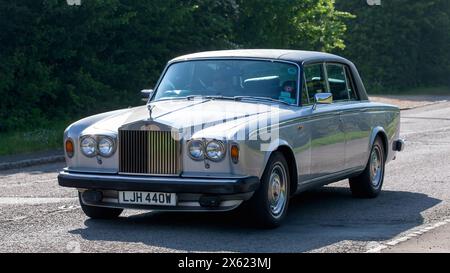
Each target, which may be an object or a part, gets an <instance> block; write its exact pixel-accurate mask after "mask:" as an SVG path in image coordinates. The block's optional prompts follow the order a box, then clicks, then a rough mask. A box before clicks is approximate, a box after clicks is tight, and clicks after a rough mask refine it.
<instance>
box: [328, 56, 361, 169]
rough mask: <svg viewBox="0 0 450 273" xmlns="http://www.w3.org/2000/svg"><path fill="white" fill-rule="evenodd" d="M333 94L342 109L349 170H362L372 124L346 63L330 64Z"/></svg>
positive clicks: (329, 76) (346, 159) (330, 83)
mask: <svg viewBox="0 0 450 273" xmlns="http://www.w3.org/2000/svg"><path fill="white" fill-rule="evenodd" d="M326 71H327V75H328V82H329V85H330V91H331V93H332V94H333V97H334V98H335V100H334V102H335V103H336V105H340V108H341V121H342V128H343V131H344V133H345V169H347V170H351V169H355V168H360V167H361V166H364V165H365V164H366V162H365V160H366V156H365V155H366V153H367V147H368V142H369V139H368V138H369V134H370V123H369V121H368V117H367V115H368V114H367V112H365V109H364V107H362V104H361V103H360V101H359V98H358V97H357V92H356V89H355V84H354V80H353V76H352V74H351V70H350V69H349V67H348V66H347V65H345V64H340V63H327V64H326Z"/></svg>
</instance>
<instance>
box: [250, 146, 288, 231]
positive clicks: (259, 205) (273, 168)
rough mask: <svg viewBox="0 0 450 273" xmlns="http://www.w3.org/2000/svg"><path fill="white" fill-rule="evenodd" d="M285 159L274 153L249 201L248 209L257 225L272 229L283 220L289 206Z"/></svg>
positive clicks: (278, 153) (281, 155)
mask: <svg viewBox="0 0 450 273" xmlns="http://www.w3.org/2000/svg"><path fill="white" fill-rule="evenodd" d="M288 170H289V169H288V165H287V162H286V159H285V158H284V156H283V154H282V153H280V152H275V153H274V154H273V155H272V156H271V157H270V159H269V162H268V163H267V167H266V169H265V171H264V174H263V176H262V179H261V185H260V187H259V189H258V190H257V191H256V192H255V194H254V195H253V197H252V199H250V200H249V204H248V205H249V209H250V213H251V214H252V217H253V218H254V219H255V220H256V221H257V223H258V225H259V226H261V227H264V228H274V227H277V226H279V225H280V223H281V222H282V220H283V219H284V218H285V216H286V213H287V209H288V205H289V183H290V177H289V171H288Z"/></svg>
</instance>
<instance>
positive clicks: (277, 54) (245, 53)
mask: <svg viewBox="0 0 450 273" xmlns="http://www.w3.org/2000/svg"><path fill="white" fill-rule="evenodd" d="M205 58H255V59H274V60H283V61H290V62H296V63H302V62H307V61H314V60H330V61H332V60H335V61H341V62H346V63H347V62H348V61H347V60H346V59H344V58H342V57H339V56H337V55H334V54H329V53H323V52H316V51H304V50H287V49H236V50H219V51H205V52H198V53H193V54H188V55H183V56H179V57H177V58H174V59H172V60H171V61H170V62H177V61H184V60H194V59H205Z"/></svg>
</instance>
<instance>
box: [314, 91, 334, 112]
mask: <svg viewBox="0 0 450 273" xmlns="http://www.w3.org/2000/svg"><path fill="white" fill-rule="evenodd" d="M331 103H333V94H331V93H316V94H314V105H313V110H316V107H317V105H318V104H331Z"/></svg>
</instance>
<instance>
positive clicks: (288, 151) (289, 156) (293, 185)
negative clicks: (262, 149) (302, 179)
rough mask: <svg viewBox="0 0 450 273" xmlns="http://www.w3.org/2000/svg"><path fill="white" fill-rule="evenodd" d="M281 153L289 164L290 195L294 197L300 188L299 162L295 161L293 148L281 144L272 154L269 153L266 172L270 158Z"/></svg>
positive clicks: (265, 164) (265, 166)
mask: <svg viewBox="0 0 450 273" xmlns="http://www.w3.org/2000/svg"><path fill="white" fill-rule="evenodd" d="M275 152H280V153H281V154H282V155H283V156H284V158H285V159H286V162H287V164H288V169H289V170H288V171H289V178H290V183H289V186H290V195H293V194H295V193H296V192H297V188H298V171H297V161H296V160H295V155H294V152H293V151H292V148H291V147H290V146H289V145H287V144H280V145H279V146H278V147H277V148H276V149H273V150H272V151H271V152H270V153H268V155H267V157H266V160H265V163H264V170H265V169H266V168H267V164H268V162H269V158H270V157H271V156H272V155H273V154H274V153H275Z"/></svg>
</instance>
